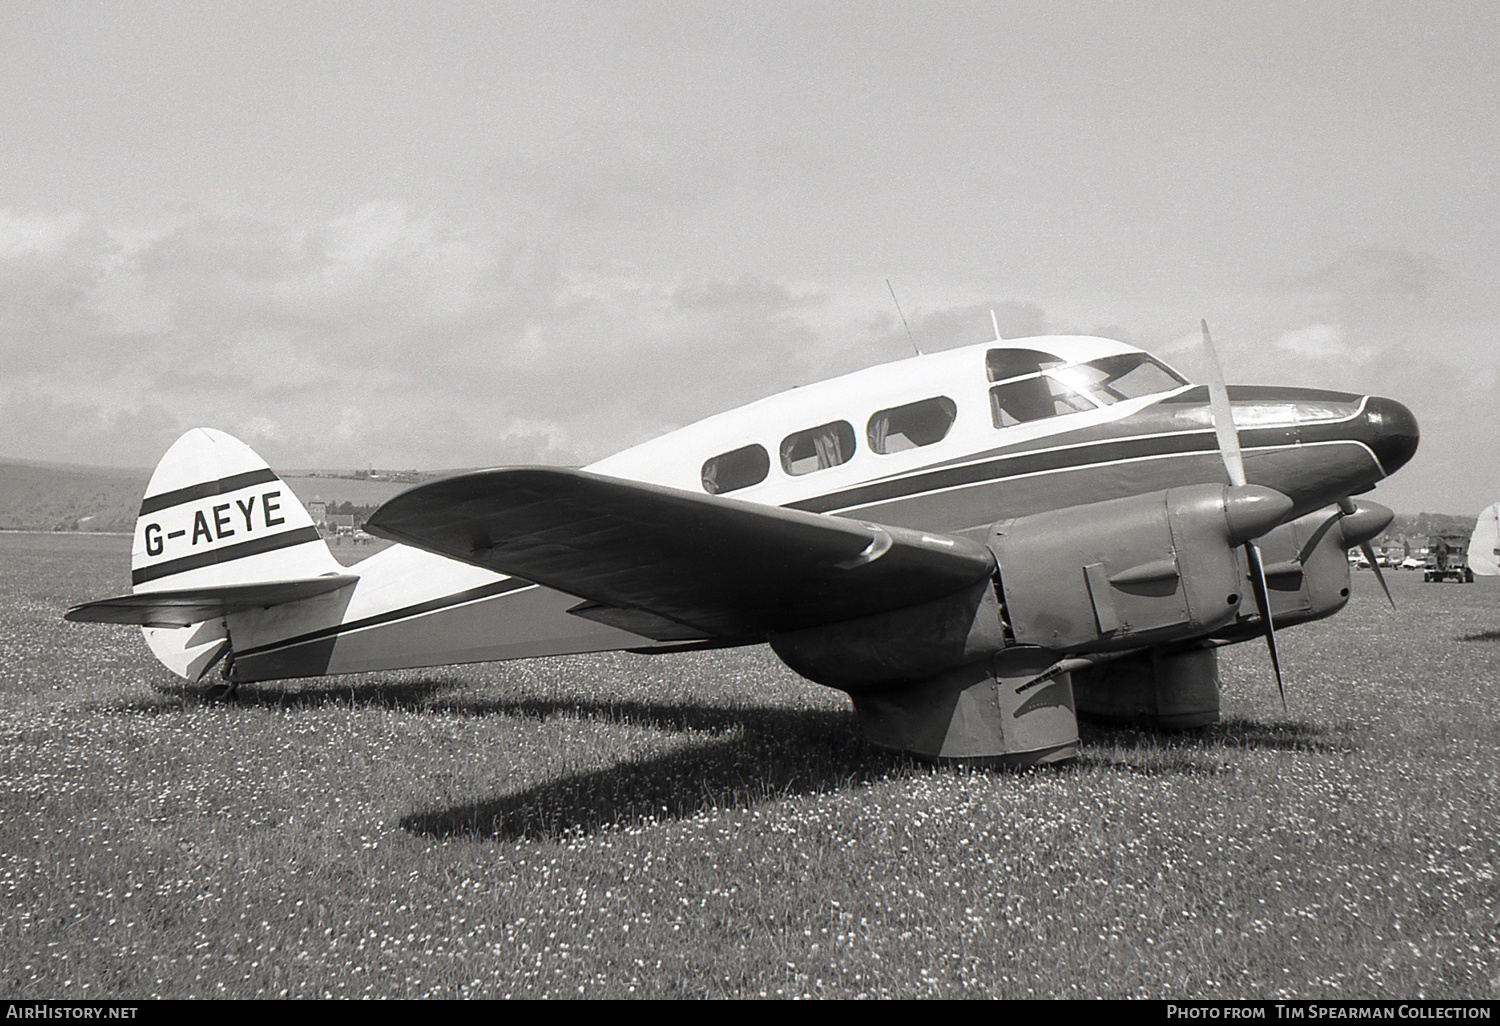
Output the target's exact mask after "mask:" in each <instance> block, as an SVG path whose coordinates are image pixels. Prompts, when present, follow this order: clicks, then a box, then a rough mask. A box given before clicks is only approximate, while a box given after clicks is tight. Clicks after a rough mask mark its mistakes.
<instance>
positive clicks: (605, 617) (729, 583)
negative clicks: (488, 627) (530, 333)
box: [365, 467, 994, 640]
mask: <svg viewBox="0 0 1500 1026" xmlns="http://www.w3.org/2000/svg"><path fill="white" fill-rule="evenodd" d="M365 529H366V530H367V531H369V532H370V533H371V534H374V535H378V536H380V537H382V538H389V539H391V540H393V541H398V542H402V543H404V544H408V545H413V546H416V547H418V548H421V549H426V550H428V551H430V552H435V553H438V554H440V555H443V556H448V557H449V558H452V559H457V560H461V561H463V562H466V563H471V564H474V565H475V566H481V567H484V568H486V569H489V570H494V571H497V572H499V573H504V574H509V575H511V576H515V577H520V578H524V579H525V580H528V581H533V582H535V583H537V584H541V585H545V586H547V587H549V588H554V589H556V590H558V591H562V592H566V593H568V594H570V595H576V596H578V597H579V598H581V599H584V600H585V602H584V604H583V605H581V606H579V607H575V608H574V609H572V610H570V612H574V613H576V614H578V615H580V616H584V617H587V618H590V619H595V620H599V621H601V622H606V623H611V624H614V625H617V626H622V627H625V628H626V629H629V630H634V631H636V632H637V633H641V634H643V635H645V636H647V637H654V638H659V639H666V640H669V639H673V638H685V637H692V636H699V637H702V636H707V637H713V638H721V639H736V640H740V639H744V640H751V639H758V638H763V637H765V636H766V635H768V634H771V633H775V632H779V631H787V630H795V629H799V628H804V627H811V626H817V625H820V624H826V623H835V622H838V621H841V620H848V619H853V618H854V617H859V616H866V615H870V614H873V613H878V612H883V611H886V610H891V609H900V608H904V607H906V606H911V605H915V604H917V603H920V602H925V601H928V600H930V599H934V598H937V597H940V596H942V595H948V594H952V593H953V592H955V591H958V590H959V589H961V588H964V587H967V586H969V585H972V584H973V583H975V582H976V581H978V580H980V579H982V578H984V577H987V576H989V575H990V574H991V572H992V571H993V569H994V557H993V556H992V555H991V554H990V552H989V550H988V549H987V548H985V547H984V546H983V545H980V544H978V543H977V542H973V541H970V540H968V539H964V538H956V537H952V536H948V535H934V534H927V533H924V532H921V531H912V530H907V529H904V528H894V527H882V526H879V525H876V524H867V523H862V522H860V521H855V520H845V519H842V518H835V517H828V516H823V515H820V514H816V513H806V512H802V511H800V510H791V509H784V508H781V507H776V506H763V505H758V504H756V503H750V502H744V501H742V500H737V499H726V498H722V497H719V496H710V495H697V494H693V493H690V492H684V491H680V490H678V489H674V488H665V487H661V486H658V485H649V484H641V483H638V482H633V481H625V480H620V479H617V478H610V477H603V476H600V475H597V474H590V473H587V472H584V471H576V470H562V469H556V468H549V467H523V468H510V469H502V470H486V471H480V472H478V473H473V474H464V475H461V476H458V477H452V478H448V479H445V480H442V481H435V482H432V483H431V484H426V485H420V486H418V487H416V488H413V489H411V490H409V491H406V492H403V493H402V494H401V495H398V496H396V497H395V498H393V499H391V500H390V501H389V502H387V503H385V504H384V505H383V506H381V507H380V508H379V509H378V510H376V511H375V513H374V515H373V516H371V518H370V520H369V521H368V522H367V523H366V525H365Z"/></svg>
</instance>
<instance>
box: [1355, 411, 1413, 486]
mask: <svg viewBox="0 0 1500 1026" xmlns="http://www.w3.org/2000/svg"><path fill="white" fill-rule="evenodd" d="M1365 425H1366V427H1367V428H1368V429H1369V432H1368V435H1367V439H1368V441H1369V445H1370V450H1371V451H1372V452H1374V453H1375V458H1376V459H1378V460H1379V461H1380V467H1381V469H1382V470H1384V471H1385V473H1386V474H1387V475H1390V474H1394V473H1395V472H1396V471H1398V470H1400V469H1401V468H1402V467H1404V466H1406V464H1407V462H1408V461H1410V460H1411V458H1412V455H1413V454H1414V453H1415V452H1416V451H1417V442H1418V441H1419V440H1420V439H1421V437H1422V432H1421V431H1420V430H1418V428H1417V418H1416V417H1414V416H1412V412H1411V410H1408V409H1407V408H1406V407H1405V406H1403V405H1401V404H1400V403H1398V402H1396V400H1394V399H1385V398H1383V397H1381V396H1378V395H1372V396H1370V397H1369V398H1368V399H1366V401H1365Z"/></svg>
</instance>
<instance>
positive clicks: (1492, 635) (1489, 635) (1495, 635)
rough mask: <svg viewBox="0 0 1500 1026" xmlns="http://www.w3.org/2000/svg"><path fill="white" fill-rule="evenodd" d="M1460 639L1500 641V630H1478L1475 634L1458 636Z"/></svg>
mask: <svg viewBox="0 0 1500 1026" xmlns="http://www.w3.org/2000/svg"><path fill="white" fill-rule="evenodd" d="M1458 640H1459V641H1500V631H1477V632H1476V633H1474V634H1464V635H1461V636H1460V637H1459V638H1458Z"/></svg>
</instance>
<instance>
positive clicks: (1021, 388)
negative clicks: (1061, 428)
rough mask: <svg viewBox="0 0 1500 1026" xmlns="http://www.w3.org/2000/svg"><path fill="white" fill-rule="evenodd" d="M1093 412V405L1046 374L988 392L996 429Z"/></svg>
mask: <svg viewBox="0 0 1500 1026" xmlns="http://www.w3.org/2000/svg"><path fill="white" fill-rule="evenodd" d="M1092 409H1094V404H1093V403H1091V402H1089V401H1088V400H1087V399H1085V398H1084V397H1083V396H1081V395H1079V394H1078V393H1077V392H1075V391H1073V390H1072V389H1071V388H1069V387H1068V386H1067V385H1065V384H1063V383H1062V382H1061V381H1054V380H1053V379H1052V378H1049V377H1048V376H1047V375H1045V374H1038V375H1036V376H1034V377H1030V378H1021V379H1020V380H1018V381H1007V382H1006V383H1005V384H1003V385H996V386H995V387H994V388H992V389H990V413H991V414H992V415H993V416H994V418H995V426H996V427H997V428H1003V427H1010V426H1011V425H1013V424H1024V423H1026V422H1027V421H1032V420H1042V419H1043V418H1045V417H1059V416H1062V415H1063V414H1065V413H1078V412H1080V411H1082V410H1092Z"/></svg>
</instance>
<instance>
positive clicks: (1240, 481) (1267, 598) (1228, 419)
mask: <svg viewBox="0 0 1500 1026" xmlns="http://www.w3.org/2000/svg"><path fill="white" fill-rule="evenodd" d="M1202 324H1203V351H1204V352H1205V353H1207V354H1208V364H1209V369H1210V370H1211V371H1212V372H1213V380H1212V381H1211V382H1209V385H1208V408H1209V412H1210V413H1211V414H1212V415H1213V421H1214V435H1215V436H1216V437H1217V438H1218V440H1219V455H1220V456H1221V457H1222V458H1223V460H1224V469H1225V471H1227V472H1228V474H1229V483H1230V484H1232V485H1234V486H1235V487H1236V488H1239V487H1242V486H1243V485H1244V484H1245V458H1244V456H1243V454H1242V453H1241V452H1240V433H1239V431H1238V429H1236V428H1235V426H1234V407H1233V406H1232V405H1230V402H1229V386H1228V385H1226V384H1225V383H1224V368H1223V367H1221V366H1220V365H1219V354H1218V351H1217V350H1215V349H1214V340H1213V337H1212V336H1211V335H1209V333H1208V321H1207V320H1204V321H1203V322H1202ZM1245 562H1246V563H1248V564H1249V566H1250V589H1251V591H1253V592H1254V593H1255V609H1256V611H1257V612H1258V613H1260V622H1261V623H1262V624H1264V625H1265V631H1266V651H1268V652H1270V653H1271V669H1272V670H1273V671H1274V672H1275V674H1276V690H1277V691H1278V692H1279V693H1280V694H1281V709H1282V711H1283V712H1285V711H1287V705H1286V685H1285V684H1283V683H1282V680H1281V657H1280V655H1279V654H1278V653H1277V651H1276V625H1275V624H1274V623H1273V622H1272V621H1271V594H1270V591H1269V590H1268V589H1267V588H1266V567H1265V563H1264V561H1263V560H1262V559H1261V558H1260V549H1259V548H1257V547H1256V545H1255V543H1254V542H1253V541H1247V542H1246V543H1245Z"/></svg>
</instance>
